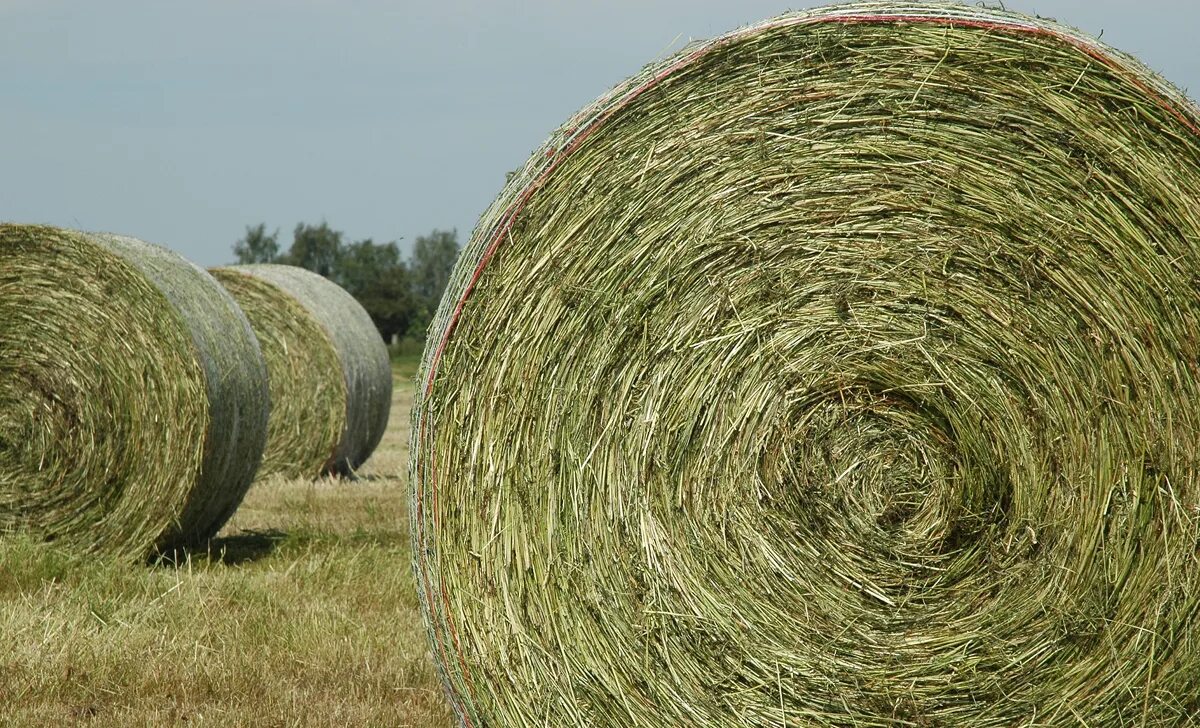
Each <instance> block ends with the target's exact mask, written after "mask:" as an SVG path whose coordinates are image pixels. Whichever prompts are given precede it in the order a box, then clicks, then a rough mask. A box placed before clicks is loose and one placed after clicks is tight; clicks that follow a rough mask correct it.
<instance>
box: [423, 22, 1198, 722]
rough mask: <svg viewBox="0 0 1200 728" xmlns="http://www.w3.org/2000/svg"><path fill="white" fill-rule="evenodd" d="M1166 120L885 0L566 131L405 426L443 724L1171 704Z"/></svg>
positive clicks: (1176, 631) (749, 40)
mask: <svg viewBox="0 0 1200 728" xmlns="http://www.w3.org/2000/svg"><path fill="white" fill-rule="evenodd" d="M1198 125H1200V113H1198V112H1197V110H1196V109H1195V107H1193V106H1192V105H1191V104H1190V103H1189V102H1188V101H1187V99H1186V98H1185V97H1184V96H1183V95H1182V94H1181V93H1179V92H1178V91H1176V90H1174V89H1173V88H1171V87H1170V86H1169V85H1167V84H1166V83H1165V82H1163V81H1161V80H1160V79H1159V78H1157V77H1156V76H1154V75H1153V74H1152V73H1151V72H1150V71H1148V70H1147V69H1145V68H1144V67H1143V66H1142V65H1140V64H1139V63H1137V62H1136V61H1135V60H1133V59H1131V58H1129V57H1128V56H1125V55H1122V54H1120V53H1117V52H1115V51H1113V50H1111V49H1108V48H1106V47H1105V46H1103V45H1101V44H1100V43H1099V42H1097V41H1095V40H1093V39H1091V38H1088V37H1085V36H1083V35H1081V34H1079V33H1078V32H1076V31H1073V30H1071V29H1069V28H1066V27H1063V26H1061V25H1057V24H1055V23H1053V22H1051V21H1044V20H1036V19H1032V18H1029V17H1025V16H1021V15H1016V14H1012V13H1007V12H1003V11H997V10H988V9H981V8H977V7H964V6H949V5H929V4H921V5H919V6H918V5H915V4H905V5H890V4H886V3H868V4H859V5H848V6H839V7H834V8H828V9H823V10H817V11H812V12H805V13H799V14H791V15H786V16H783V17H780V18H777V19H774V20H771V21H768V22H766V23H764V24H761V25H758V26H754V27H750V28H746V29H743V30H739V31H737V32H734V33H731V34H729V35H727V36H724V37H722V38H719V39H717V40H714V41H711V42H707V43H703V44H700V45H697V46H694V47H691V48H688V49H686V50H685V51H683V52H682V53H681V54H679V55H678V56H676V57H674V58H671V59H669V60H666V61H664V62H662V63H660V64H657V65H654V66H652V67H650V68H648V69H646V71H645V72H644V73H642V74H641V75H639V76H637V77H636V78H633V79H631V80H630V81H628V82H626V83H625V84H623V85H621V86H619V87H618V88H616V89H615V90H614V91H613V92H612V93H610V94H609V95H607V96H606V97H604V98H602V99H601V100H599V101H598V102H597V103H596V104H595V105H593V106H591V107H589V108H587V109H585V110H584V111H583V112H581V113H580V114H579V115H578V116H577V117H575V118H574V119H573V120H572V121H571V122H570V123H568V124H567V125H566V126H564V127H563V128H562V129H561V130H560V131H559V132H558V133H557V134H556V135H555V136H554V137H553V138H552V139H551V140H550V141H549V142H548V144H547V145H546V146H545V147H544V148H543V149H541V150H539V151H538V152H537V153H535V154H534V156H533V157H532V158H531V159H530V161H529V163H528V164H527V166H526V167H525V168H524V170H522V171H521V172H520V173H519V174H517V175H516V176H515V177H514V178H513V179H512V181H511V182H510V184H509V186H508V187H507V188H506V189H505V190H504V192H503V193H502V194H501V196H500V197H499V199H497V200H496V202H495V203H494V205H493V206H492V207H491V208H490V210H489V211H488V212H487V213H486V214H485V216H484V218H483V219H482V221H481V222H480V225H479V227H478V228H477V230H476V232H475V234H474V236H473V238H472V240H471V242H470V243H469V245H468V247H467V249H466V250H465V252H464V254H463V255H462V257H461V258H460V262H459V266H458V268H457V270H456V271H455V274H454V278H453V280H452V282H451V284H450V287H449V290H448V291H447V293H446V296H445V298H444V299H443V302H442V306H441V309H440V312H439V315H438V318H437V320H436V322H435V324H434V326H433V327H432V331H431V336H430V339H429V346H428V349H427V351H426V356H425V359H424V364H423V369H422V375H421V376H422V379H421V382H422V386H421V388H420V392H419V396H418V401H417V402H416V405H415V407H416V410H415V413H414V428H413V437H414V440H413V447H412V453H413V479H412V480H413V488H414V491H413V506H412V517H413V534H414V549H413V553H414V558H415V562H416V563H415V567H416V575H417V578H418V584H419V589H420V594H421V599H422V602H423V605H424V607H425V610H426V618H427V620H428V624H429V627H430V630H431V635H432V642H433V653H434V655H435V658H436V661H437V663H438V665H439V667H440V669H441V670H442V672H443V675H444V678H445V681H446V685H447V689H448V693H449V695H450V698H451V701H452V703H453V705H454V706H455V708H456V710H457V711H458V713H459V715H460V717H461V718H462V720H463V722H464V724H465V725H473V726H510V725H513V726H515V725H559V726H584V725H587V726H630V727H633V726H646V727H654V728H657V727H660V726H664V725H689V726H781V725H839V726H844V725H876V726H883V725H926V726H1009V725H1026V724H1038V725H1058V724H1067V723H1070V724H1072V725H1073V724H1075V723H1076V722H1077V721H1078V722H1080V723H1083V722H1086V723H1087V724H1088V725H1130V724H1138V725H1159V726H1167V725H1170V726H1174V725H1182V724H1186V723H1189V721H1192V720H1194V719H1195V718H1196V716H1197V715H1200V697H1198V696H1200V689H1198V688H1200V631H1198V630H1200V565H1198V562H1200V555H1198V552H1197V549H1198V546H1200V372H1198V371H1197V365H1196V362H1197V361H1198V360H1200V286H1198V285H1197V284H1198V283H1200V281H1198V279H1197V273H1196V272H1197V271H1200V205H1198V204H1197V197H1196V190H1198V189H1200V132H1198Z"/></svg>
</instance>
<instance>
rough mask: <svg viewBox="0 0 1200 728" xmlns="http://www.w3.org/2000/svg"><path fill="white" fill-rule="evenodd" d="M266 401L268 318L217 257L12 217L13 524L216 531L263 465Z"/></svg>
mask: <svg viewBox="0 0 1200 728" xmlns="http://www.w3.org/2000/svg"><path fill="white" fill-rule="evenodd" d="M267 413H268V400H267V379H266V367H265V365H264V363H263V360H262V354H261V352H260V351H259V348H258V344H257V342H256V341H255V339H254V335H253V332H252V331H251V330H250V326H249V324H248V323H247V321H246V318H245V316H243V315H242V313H241V311H240V310H239V309H238V307H237V304H236V303H234V301H233V299H232V298H230V297H229V295H228V294H227V293H225V291H224V290H223V289H222V288H221V287H220V285H218V284H217V282H216V281H215V280H213V279H212V277H210V276H209V275H208V274H207V273H205V272H204V271H203V270H202V269H200V268H198V267H196V266H194V265H192V264H191V263H188V262H187V261H185V260H184V259H183V258H181V257H179V256H178V255H176V254H174V253H172V252H170V251H168V250H166V249H164V248H160V247H157V246H153V245H149V244H147V243H144V242H141V241H138V240H134V239H132V238H124V237H118V236H113V235H101V234H89V233H80V232H73V231H67V230H60V229H56V228H49V227H39V226H24V225H7V224H6V225H0V531H13V530H22V531H28V532H31V533H34V534H37V535H39V536H42V537H45V538H48V539H58V540H64V541H70V542H72V543H77V544H79V545H81V546H82V547H85V548H88V549H91V550H93V551H96V552H110V553H115V554H121V555H129V556H133V557H142V556H146V555H149V554H150V553H152V552H153V551H155V550H156V549H158V550H162V549H169V548H174V547H180V546H194V545H198V544H200V543H203V542H204V541H205V540H206V539H208V538H209V537H211V536H212V535H214V534H215V533H216V532H217V530H218V529H219V528H220V527H221V525H222V524H223V523H224V522H225V521H226V520H227V519H228V518H229V516H230V515H232V514H233V511H234V510H235V509H236V508H237V506H238V504H239V503H240V502H241V499H242V496H243V495H244V494H245V492H246V489H247V488H248V487H249V484H250V481H251V480H252V479H253V476H254V472H255V470H256V469H257V467H258V464H259V461H260V459H261V457H262V449H263V445H264V442H265V437H266V422H267Z"/></svg>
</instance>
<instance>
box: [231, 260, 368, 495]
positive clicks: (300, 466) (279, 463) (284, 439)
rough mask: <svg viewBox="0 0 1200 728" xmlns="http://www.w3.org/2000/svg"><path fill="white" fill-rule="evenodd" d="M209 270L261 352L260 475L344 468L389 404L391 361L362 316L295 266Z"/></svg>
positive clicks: (363, 448)
mask: <svg viewBox="0 0 1200 728" xmlns="http://www.w3.org/2000/svg"><path fill="white" fill-rule="evenodd" d="M211 272H212V274H213V275H214V276H216V278H217V279H218V280H219V281H221V283H222V284H224V285H225V287H226V289H228V290H229V292H230V293H231V294H232V295H233V297H234V298H235V299H237V301H238V303H239V304H240V305H241V307H242V310H243V311H245V312H246V316H247V317H248V318H249V319H250V325H251V326H252V327H253V328H254V332H255V334H257V336H258V340H259V343H260V344H261V345H262V350H263V356H264V357H265V358H266V360H267V371H268V372H269V373H270V379H271V403H272V409H271V423H270V434H269V436H268V438H267V453H266V455H265V456H264V458H263V468H262V471H261V474H262V475H269V474H272V473H282V474H284V475H288V476H290V477H301V476H304V477H312V478H315V477H317V476H318V475H321V474H322V473H340V474H349V473H351V472H353V471H354V470H355V469H356V468H358V467H359V466H360V465H362V464H363V463H364V462H366V460H367V458H368V457H370V456H371V453H372V452H374V451H375V447H376V446H377V445H379V441H380V439H381V438H382V437H383V432H384V430H386V429H387V422H388V413H389V411H390V409H391V403H392V369H391V361H390V359H389V357H388V352H387V346H386V345H385V344H384V342H383V339H382V338H381V337H380V336H379V330H378V329H376V328H375V324H374V323H373V322H372V321H371V317H370V315H369V314H367V312H366V311H365V310H364V309H363V307H362V306H361V305H359V303H358V301H356V300H354V297H353V296H351V295H350V294H349V293H347V292H346V291H345V290H344V289H342V288H341V287H340V286H338V285H337V284H336V283H333V282H331V281H329V280H327V279H325V278H323V277H321V276H319V275H317V274H315V273H312V272H310V271H307V270H305V269H303V268H296V267H294V266H287V265H238V266H229V267H225V268H216V269H213V270H212V271H211Z"/></svg>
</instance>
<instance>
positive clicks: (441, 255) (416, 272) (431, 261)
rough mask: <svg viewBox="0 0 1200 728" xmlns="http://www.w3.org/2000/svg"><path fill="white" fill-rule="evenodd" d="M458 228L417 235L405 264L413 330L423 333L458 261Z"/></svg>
mask: <svg viewBox="0 0 1200 728" xmlns="http://www.w3.org/2000/svg"><path fill="white" fill-rule="evenodd" d="M458 251H459V248H458V231H457V230H448V231H447V230H434V231H432V232H431V233H429V234H428V235H419V236H417V239H416V241H415V242H414V243H413V250H412V257H411V258H410V262H409V265H408V270H409V274H410V275H411V277H412V292H413V302H414V304H415V307H416V317H415V319H414V321H413V324H414V331H415V332H417V333H420V334H424V333H425V329H426V328H427V327H428V326H429V322H430V321H432V320H433V314H434V313H435V312H436V311H437V307H438V303H439V302H440V301H441V299H442V292H443V291H445V290H446V284H447V283H449V281H450V272H451V271H452V270H454V262H455V261H456V260H458Z"/></svg>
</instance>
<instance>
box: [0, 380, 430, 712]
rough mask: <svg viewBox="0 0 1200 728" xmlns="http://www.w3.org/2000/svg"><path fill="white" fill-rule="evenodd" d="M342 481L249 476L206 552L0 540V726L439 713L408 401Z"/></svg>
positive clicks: (400, 395) (396, 406)
mask: <svg viewBox="0 0 1200 728" xmlns="http://www.w3.org/2000/svg"><path fill="white" fill-rule="evenodd" d="M414 370H415V363H414V362H411V361H408V362H405V363H403V364H402V365H400V366H399V367H397V372H396V373H397V388H396V398H395V400H394V402H393V410H392V417H391V424H390V425H389V429H388V433H387V435H386V437H385V439H384V442H383V444H382V445H381V446H380V449H379V450H378V451H377V452H376V454H375V456H374V457H373V458H372V460H371V461H370V462H369V463H368V464H367V466H366V467H365V468H364V471H363V473H362V478H361V479H360V480H358V481H355V482H338V481H332V480H323V481H319V482H317V483H310V482H305V481H302V480H283V479H273V480H266V481H264V482H260V483H257V484H256V485H255V486H254V488H253V489H252V490H251V492H250V494H249V495H248V496H247V498H246V501H245V503H244V504H243V506H242V508H241V509H240V510H239V511H238V513H237V515H236V516H235V517H234V519H233V520H232V521H231V522H230V524H229V525H228V526H227V527H226V529H225V530H224V532H223V533H222V538H221V539H220V540H219V541H218V542H217V543H216V549H215V550H214V551H213V553H210V554H195V553H193V554H186V555H183V556H182V557H181V558H180V559H178V562H177V563H176V564H174V565H156V566H143V567H131V566H128V565H121V564H117V563H106V562H102V561H97V560H95V559H92V558H86V557H83V556H80V555H78V554H73V553H70V552H68V551H64V550H62V549H60V548H56V547H53V546H47V545H43V544H35V543H30V542H28V541H26V540H21V539H12V538H4V539H0V725H3V726H45V725H62V726H121V727H125V726H164V725H191V726H255V727H258V726H343V725H345V726H414V727H418V728H426V727H427V726H428V727H439V726H449V725H451V723H452V721H451V717H450V713H449V710H448V709H447V707H446V704H445V701H444V699H443V696H442V691H441V687H440V685H439V684H438V682H437V678H436V676H435V674H434V671H433V667H432V663H431V662H430V659H429V655H428V648H427V646H426V639H425V633H424V628H423V627H422V625H421V621H420V616H419V614H418V605H417V598H416V591H415V589H414V587H413V580H412V572H411V569H410V561H409V541H408V514H407V488H406V484H405V479H404V478H405V468H406V464H407V461H408V425H409V416H408V415H409V413H408V410H409V407H410V405H411V403H412V386H411V378H412V375H413V372H414Z"/></svg>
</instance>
